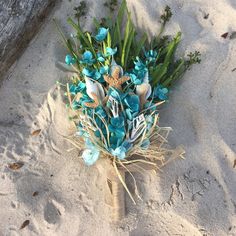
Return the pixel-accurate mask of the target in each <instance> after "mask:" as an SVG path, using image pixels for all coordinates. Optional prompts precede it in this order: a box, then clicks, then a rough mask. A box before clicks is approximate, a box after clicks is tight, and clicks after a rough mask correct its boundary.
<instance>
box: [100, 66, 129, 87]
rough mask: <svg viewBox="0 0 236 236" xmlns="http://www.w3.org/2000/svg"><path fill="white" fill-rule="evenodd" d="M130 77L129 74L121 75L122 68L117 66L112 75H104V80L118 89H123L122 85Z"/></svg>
mask: <svg viewBox="0 0 236 236" xmlns="http://www.w3.org/2000/svg"><path fill="white" fill-rule="evenodd" d="M129 79H130V78H129V77H128V76H121V77H120V68H119V66H116V67H115V69H114V71H113V72H112V75H111V76H110V75H104V80H105V81H106V82H107V83H108V84H109V87H114V88H116V89H119V90H122V87H121V85H122V84H123V83H125V82H126V81H127V80H129Z"/></svg>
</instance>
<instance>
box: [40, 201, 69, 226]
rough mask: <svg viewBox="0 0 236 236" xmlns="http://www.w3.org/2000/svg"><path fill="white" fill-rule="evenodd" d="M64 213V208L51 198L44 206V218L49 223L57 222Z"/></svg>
mask: <svg viewBox="0 0 236 236" xmlns="http://www.w3.org/2000/svg"><path fill="white" fill-rule="evenodd" d="M64 213H65V208H64V207H63V206H62V205H61V204H60V203H58V202H57V201H55V200H51V201H50V202H48V203H47V204H46V206H45V208H44V219H45V220H46V221H47V222H48V223H49V224H57V223H59V221H60V218H61V217H62V216H63V215H64Z"/></svg>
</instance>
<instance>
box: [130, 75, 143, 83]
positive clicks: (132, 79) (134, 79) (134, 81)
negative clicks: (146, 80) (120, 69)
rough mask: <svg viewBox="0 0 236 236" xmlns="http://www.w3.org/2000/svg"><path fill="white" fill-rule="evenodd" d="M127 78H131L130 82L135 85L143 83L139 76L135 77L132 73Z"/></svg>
mask: <svg viewBox="0 0 236 236" xmlns="http://www.w3.org/2000/svg"><path fill="white" fill-rule="evenodd" d="M129 77H130V78H131V81H132V82H133V83H134V84H135V85H140V84H142V82H143V79H142V78H141V77H140V76H137V75H135V74H133V73H131V74H129Z"/></svg>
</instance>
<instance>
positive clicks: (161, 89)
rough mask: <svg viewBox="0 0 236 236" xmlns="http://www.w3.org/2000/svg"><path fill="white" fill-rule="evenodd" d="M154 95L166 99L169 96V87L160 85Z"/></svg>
mask: <svg viewBox="0 0 236 236" xmlns="http://www.w3.org/2000/svg"><path fill="white" fill-rule="evenodd" d="M153 93H154V97H157V98H159V99H160V100H166V99H167V98H168V97H167V94H168V89H167V88H164V87H163V86H161V85H158V86H157V87H156V88H155V89H154V91H153Z"/></svg>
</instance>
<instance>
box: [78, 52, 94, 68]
mask: <svg viewBox="0 0 236 236" xmlns="http://www.w3.org/2000/svg"><path fill="white" fill-rule="evenodd" d="M94 62H95V59H94V58H93V54H92V53H91V52H90V51H85V52H84V54H83V55H82V60H81V61H80V63H82V64H87V65H90V66H91V65H92V64H93V63H94Z"/></svg>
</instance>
